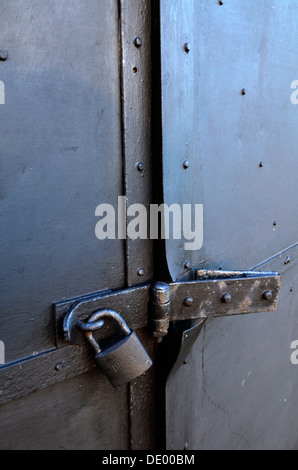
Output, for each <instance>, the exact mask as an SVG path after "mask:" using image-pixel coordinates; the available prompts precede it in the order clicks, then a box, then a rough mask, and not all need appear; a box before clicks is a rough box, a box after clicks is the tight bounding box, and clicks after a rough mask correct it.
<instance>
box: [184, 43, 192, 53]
mask: <svg viewBox="0 0 298 470" xmlns="http://www.w3.org/2000/svg"><path fill="white" fill-rule="evenodd" d="M190 49H191V47H190V44H189V42H187V43H185V44H184V50H185V52H187V54H188V53H189V52H190Z"/></svg>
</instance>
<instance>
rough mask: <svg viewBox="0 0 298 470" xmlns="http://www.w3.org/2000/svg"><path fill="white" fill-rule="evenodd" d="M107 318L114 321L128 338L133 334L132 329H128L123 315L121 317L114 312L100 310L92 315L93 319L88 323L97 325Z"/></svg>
mask: <svg viewBox="0 0 298 470" xmlns="http://www.w3.org/2000/svg"><path fill="white" fill-rule="evenodd" d="M105 318H108V319H110V320H114V321H115V322H116V323H117V325H118V326H119V328H120V329H121V330H122V332H123V333H124V334H125V335H126V336H128V335H130V334H131V330H130V328H128V326H127V324H126V323H125V321H124V320H123V318H122V317H121V315H119V313H117V312H115V311H114V310H109V309H102V310H98V312H95V313H93V315H91V317H90V318H89V320H88V323H91V324H92V323H97V322H99V321H100V320H104V319H105Z"/></svg>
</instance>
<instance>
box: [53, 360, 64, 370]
mask: <svg viewBox="0 0 298 470" xmlns="http://www.w3.org/2000/svg"><path fill="white" fill-rule="evenodd" d="M62 369H63V364H62V362H58V364H56V365H55V370H56V371H57V372H59V371H60V370H62Z"/></svg>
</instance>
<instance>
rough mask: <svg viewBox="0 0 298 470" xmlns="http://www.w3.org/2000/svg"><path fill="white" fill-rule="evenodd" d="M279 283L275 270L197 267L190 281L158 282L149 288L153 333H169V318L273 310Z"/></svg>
mask: <svg viewBox="0 0 298 470" xmlns="http://www.w3.org/2000/svg"><path fill="white" fill-rule="evenodd" d="M280 286H281V276H280V275H279V274H278V273H274V272H250V271H248V272H246V271H211V270H209V271H206V270H196V271H195V275H194V279H193V280H191V281H186V282H176V283H173V284H163V283H156V284H154V285H153V286H152V287H151V289H150V299H151V318H152V325H153V331H154V336H155V337H156V338H158V339H159V338H162V337H164V336H166V335H167V333H168V328H169V322H170V321H179V320H197V319H200V318H201V319H204V318H205V319H206V318H208V317H226V316H231V315H244V314H250V313H260V312H268V311H274V310H276V308H277V303H278V297H279V292H280Z"/></svg>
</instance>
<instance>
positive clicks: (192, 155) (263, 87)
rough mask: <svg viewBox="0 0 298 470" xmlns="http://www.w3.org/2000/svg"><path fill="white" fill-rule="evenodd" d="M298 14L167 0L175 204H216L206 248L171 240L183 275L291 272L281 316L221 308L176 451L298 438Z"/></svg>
mask: <svg viewBox="0 0 298 470" xmlns="http://www.w3.org/2000/svg"><path fill="white" fill-rule="evenodd" d="M297 13H298V6H297V4H296V2H295V1H293V0H285V1H284V2H279V3H278V2H273V1H271V0H264V1H262V2H246V1H245V0H240V1H238V2H216V1H214V2H197V1H195V0H189V1H187V2H185V1H183V0H177V1H175V2H169V1H167V0H162V1H161V56H162V127H163V167H164V171H163V175H164V182H163V183H164V202H165V203H166V204H168V205H170V204H172V203H179V204H185V203H192V204H203V205H204V244H203V248H202V249H201V250H199V251H193V252H185V251H184V247H183V244H181V242H180V241H179V240H169V241H167V244H166V252H167V261H168V269H169V273H170V274H171V277H172V279H174V280H176V279H179V278H180V277H181V275H183V272H184V269H185V262H186V261H188V262H189V263H190V265H191V267H198V268H202V269H207V270H225V269H239V267H240V268H241V269H244V270H245V269H248V268H250V267H252V266H256V265H258V266H260V265H262V267H261V269H262V270H266V269H268V270H270V269H272V270H273V271H277V272H279V273H281V274H283V273H284V274H283V282H282V288H281V294H280V298H279V305H278V309H277V312H276V314H274V315H271V314H266V313H264V314H262V315H259V316H258V315H257V316H255V315H252V316H240V317H231V318H222V319H221V318H215V319H214V318H212V319H209V320H207V322H206V324H205V326H204V333H203V334H201V335H200V336H199V338H198V339H197V341H196V343H195V345H194V348H193V351H192V353H191V354H190V356H189V360H188V365H187V366H184V368H183V367H182V366H181V367H180V369H179V371H177V370H176V371H175V373H174V375H171V377H170V379H169V382H168V385H167V447H168V448H169V449H177V450H181V449H183V448H184V446H185V443H186V442H187V443H188V448H189V450H192V449H255V448H256V449H297V448H298V438H297V419H298V414H297V404H296V402H297V400H296V396H295V392H294V391H295V390H296V389H297V386H298V382H297V374H296V370H295V367H294V366H293V365H292V364H291V361H290V354H291V351H290V345H291V342H292V341H293V340H295V339H296V337H297V334H298V331H297V328H298V324H297V301H298V299H297V254H296V253H297V245H296V244H297V233H298V212H297V210H298V209H297V204H296V201H297V183H296V176H295V175H297V171H298V163H297V158H296V156H295V155H296V148H297V119H298V115H297V107H295V106H293V104H292V103H291V99H290V94H291V89H290V87H291V83H292V81H293V80H294V79H295V78H296V74H297V70H296V69H297V66H296V65H297V48H296V46H295V44H297V37H298V26H297V24H296V23H295V21H294V18H296V16H297ZM173 25H175V27H173ZM186 42H189V43H190V44H191V50H190V52H189V53H188V54H186V52H185V50H184V45H185V43H186ZM173 110H175V112H173ZM186 159H187V160H188V161H189V162H190V166H189V168H188V170H187V171H185V170H184V169H183V166H182V163H183V161H185V160H186ZM276 253H278V255H277V256H276ZM288 257H290V260H291V261H290V263H289V264H287V263H288ZM266 259H267V260H268V259H269V260H270V259H271V261H270V262H269V263H268V262H263V263H261V261H262V260H266ZM266 290H267V289H266ZM268 290H270V289H268ZM231 300H232V302H233V295H232V299H231ZM222 305H223V306H224V308H229V307H230V305H231V304H222ZM190 308H191V307H190ZM181 402H182V403H183V405H184V406H183V407H181V406H180V403H181ZM184 423H185V424H184Z"/></svg>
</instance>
